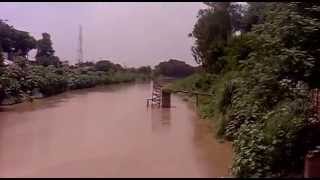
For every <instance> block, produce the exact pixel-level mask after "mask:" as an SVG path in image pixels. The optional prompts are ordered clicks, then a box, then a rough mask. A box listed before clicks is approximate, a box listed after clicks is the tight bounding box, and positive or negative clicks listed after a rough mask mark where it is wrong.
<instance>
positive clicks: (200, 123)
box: [173, 93, 234, 178]
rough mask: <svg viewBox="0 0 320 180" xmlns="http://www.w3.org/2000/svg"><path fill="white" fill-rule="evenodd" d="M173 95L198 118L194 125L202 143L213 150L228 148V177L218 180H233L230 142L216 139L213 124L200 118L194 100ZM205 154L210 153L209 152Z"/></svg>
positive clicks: (183, 95) (207, 119)
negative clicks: (229, 152) (231, 179)
mask: <svg viewBox="0 0 320 180" xmlns="http://www.w3.org/2000/svg"><path fill="white" fill-rule="evenodd" d="M173 95H176V96H177V97H179V98H181V99H182V100H183V101H184V102H186V104H187V106H189V107H190V108H191V109H192V110H193V111H194V112H195V113H196V115H197V117H198V118H197V119H195V121H194V123H195V126H196V127H197V128H199V129H201V136H203V137H201V139H203V140H202V141H206V142H207V143H209V144H211V145H213V146H212V148H215V149H220V148H222V147H225V146H228V148H230V150H231V157H230V159H229V160H230V162H229V163H228V164H229V167H228V175H227V176H221V177H218V178H233V176H232V175H231V166H232V159H233V156H234V153H233V146H232V142H231V141H228V140H226V139H223V138H217V136H216V128H215V122H214V121H213V120H212V119H209V118H201V114H200V112H199V109H198V108H197V107H196V104H195V100H194V99H193V98H192V96H187V95H186V94H183V93H173ZM208 146H210V145H208ZM205 149H206V148H205ZM206 153H210V151H209V152H206ZM206 156H208V157H210V154H207V155H206Z"/></svg>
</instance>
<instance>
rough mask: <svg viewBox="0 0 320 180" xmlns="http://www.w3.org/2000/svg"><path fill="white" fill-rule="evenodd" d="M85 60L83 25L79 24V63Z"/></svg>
mask: <svg viewBox="0 0 320 180" xmlns="http://www.w3.org/2000/svg"><path fill="white" fill-rule="evenodd" d="M82 62H83V49H82V26H81V25H79V49H78V63H79V64H80V63H82Z"/></svg>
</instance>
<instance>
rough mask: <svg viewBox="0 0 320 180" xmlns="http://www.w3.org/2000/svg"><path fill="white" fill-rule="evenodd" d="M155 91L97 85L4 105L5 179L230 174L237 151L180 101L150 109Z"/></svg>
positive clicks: (1, 168)
mask: <svg viewBox="0 0 320 180" xmlns="http://www.w3.org/2000/svg"><path fill="white" fill-rule="evenodd" d="M151 87H152V86H151V85H150V84H131V85H115V86H107V87H97V88H92V89H85V90H77V91H71V92H67V93H63V94H60V95H58V96H54V97H49V98H46V99H41V100H36V101H34V102H33V103H29V102H27V103H22V104H17V105H14V106H10V107H2V108H0V109H1V111H0V177H219V176H226V175H227V173H228V169H227V165H228V164H230V157H231V148H230V146H229V145H228V146H226V145H221V144H218V143H216V142H215V141H214V140H213V138H212V136H210V138H209V136H208V135H207V134H208V133H207V132H206V131H202V130H199V126H198V125H197V123H195V122H198V120H197V116H196V113H195V112H194V111H192V109H190V108H189V107H188V106H187V105H186V103H185V102H183V101H182V100H181V99H180V98H178V97H175V96H173V97H172V99H171V100H172V105H173V106H175V107H174V108H165V109H162V108H147V107H146V102H145V99H146V98H148V97H150V94H151ZM203 133H205V135H203ZM204 137H206V138H204Z"/></svg>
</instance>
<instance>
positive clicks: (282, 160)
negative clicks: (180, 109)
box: [174, 3, 320, 177]
mask: <svg viewBox="0 0 320 180" xmlns="http://www.w3.org/2000/svg"><path fill="white" fill-rule="evenodd" d="M266 11H267V12H268V13H266V16H265V17H264V20H263V21H264V22H263V23H261V24H259V25H253V26H252V27H251V28H250V31H249V32H247V33H242V34H241V35H240V36H235V37H233V38H232V39H231V40H230V41H228V42H227V43H226V44H225V45H224V47H223V50H222V52H223V53H222V54H219V55H218V57H215V58H213V59H210V57H206V59H204V61H203V62H204V63H206V66H211V65H210V61H212V62H214V63H213V64H212V66H219V69H220V70H219V71H213V72H214V74H212V75H210V76H212V77H215V78H213V79H210V80H209V82H207V80H208V76H207V75H203V74H198V75H194V76H192V77H189V78H188V79H185V80H184V81H181V82H177V83H176V85H175V86H176V87H174V88H177V87H182V88H191V89H192V88H193V89H196V90H205V91H207V92H211V93H212V94H214V96H213V97H212V98H209V100H208V98H207V100H205V99H204V98H203V99H201V101H200V102H201V105H200V108H199V110H200V113H201V114H204V115H203V116H205V117H211V118H213V119H214V120H215V124H216V127H217V128H218V130H217V133H218V135H219V136H222V137H225V138H227V139H229V140H232V141H233V142H234V143H233V148H234V152H235V155H234V161H233V167H232V172H233V174H234V175H235V176H237V177H279V176H292V175H297V174H298V175H300V176H301V174H302V170H303V162H304V161H303V159H304V155H305V154H306V152H307V151H308V150H310V149H312V148H314V147H315V145H319V144H320V140H318V139H319V138H316V137H318V136H319V129H318V128H315V126H313V123H314V122H313V121H311V119H310V117H309V114H310V107H311V103H310V99H309V93H310V90H311V89H312V88H319V85H320V83H319V80H318V79H317V78H316V77H319V72H320V71H319V69H320V63H319V62H318V59H319V51H318V50H317V49H318V47H319V46H318V45H317V43H316V40H315V39H319V38H320V19H319V17H320V16H316V14H318V15H319V12H320V11H319V4H317V3H315V4H303V3H287V4H285V3H270V4H268V5H267V6H266ZM201 22H202V21H201ZM202 23H205V21H204V22H202ZM202 25H203V24H202ZM203 26H204V25H203ZM197 28H199V27H197ZM197 30H200V29H197ZM201 32H202V31H201ZM202 33H205V32H202ZM198 38H201V36H199V37H198ZM200 40H201V39H200ZM200 40H199V42H202V43H204V44H203V46H201V47H204V45H206V44H205V42H203V41H200ZM196 45H199V44H196ZM202 50H203V52H205V51H206V50H208V49H202ZM215 55H217V53H215ZM198 58H200V57H198ZM220 65H223V66H220ZM208 69H210V67H208ZM211 72H212V71H211Z"/></svg>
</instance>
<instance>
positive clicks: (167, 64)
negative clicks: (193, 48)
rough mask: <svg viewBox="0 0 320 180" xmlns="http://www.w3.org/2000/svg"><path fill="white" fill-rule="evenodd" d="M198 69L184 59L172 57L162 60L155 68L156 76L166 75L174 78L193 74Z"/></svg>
mask: <svg viewBox="0 0 320 180" xmlns="http://www.w3.org/2000/svg"><path fill="white" fill-rule="evenodd" d="M195 71H196V68H195V67H192V66H190V65H188V64H186V63H185V62H183V61H179V60H176V59H170V60H169V61H163V62H160V63H159V64H158V65H156V66H155V68H154V72H153V74H154V76H155V77H157V76H165V77H173V78H181V77H186V76H188V75H191V74H192V73H194V72H195Z"/></svg>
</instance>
